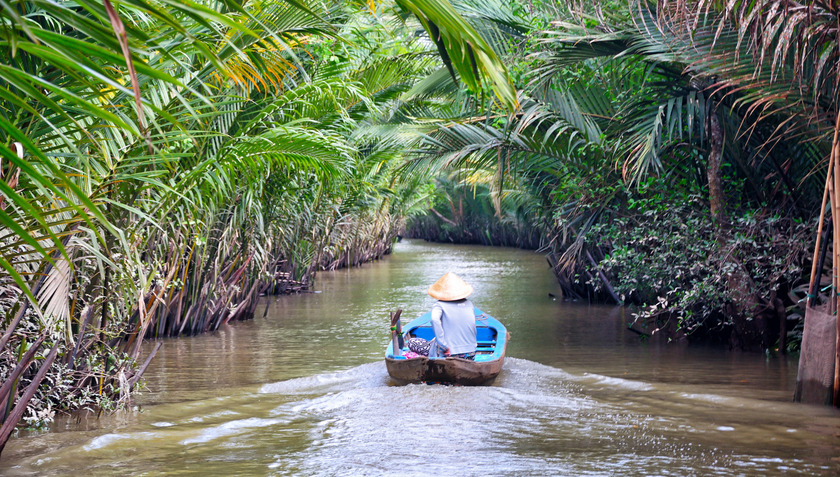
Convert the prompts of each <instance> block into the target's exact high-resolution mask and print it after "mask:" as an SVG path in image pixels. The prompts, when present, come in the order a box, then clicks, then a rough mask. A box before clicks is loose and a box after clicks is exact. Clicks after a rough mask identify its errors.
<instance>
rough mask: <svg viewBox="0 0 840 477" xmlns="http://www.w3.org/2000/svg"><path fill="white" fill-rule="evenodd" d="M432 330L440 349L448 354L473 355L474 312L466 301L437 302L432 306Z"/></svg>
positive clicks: (470, 303)
mask: <svg viewBox="0 0 840 477" xmlns="http://www.w3.org/2000/svg"><path fill="white" fill-rule="evenodd" d="M431 322H432V329H434V330H435V339H436V341H437V344H438V346H439V347H440V348H442V349H444V350H446V349H448V350H449V353H450V354H461V353H473V352H475V348H476V346H477V343H476V338H475V311H474V307H473V304H472V302H470V301H469V300H467V299H463V300H458V301H438V302H436V303H435V304H434V305H433V306H432V319H431Z"/></svg>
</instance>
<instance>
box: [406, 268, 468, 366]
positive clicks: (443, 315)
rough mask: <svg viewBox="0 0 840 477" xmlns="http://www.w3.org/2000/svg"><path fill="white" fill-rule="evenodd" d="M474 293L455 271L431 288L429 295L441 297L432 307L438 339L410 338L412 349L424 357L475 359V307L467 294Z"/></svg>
mask: <svg viewBox="0 0 840 477" xmlns="http://www.w3.org/2000/svg"><path fill="white" fill-rule="evenodd" d="M472 292H473V288H472V286H470V285H469V284H468V283H467V282H465V281H464V280H461V277H459V276H458V275H455V274H454V273H452V272H449V273H447V274H446V275H444V276H442V277H441V278H440V280H438V281H436V282H435V283H434V284H432V286H430V287H429V290H428V293H429V296H431V297H432V298H434V299H435V300H438V301H437V302H435V304H434V305H433V306H432V312H431V314H432V317H431V323H432V329H433V330H434V332H435V338H434V339H433V340H431V341H426V340H424V339H423V338H417V337H414V338H409V339H408V340H407V341H406V343H407V344H408V349H410V350H411V351H412V352H413V353H417V354H418V355H420V356H428V357H430V358H441V357H445V356H452V357H453V358H463V359H475V350H476V347H477V344H478V343H477V342H476V334H475V331H476V330H475V308H474V307H473V304H472V302H470V301H469V300H467V296H469V295H470V293H472Z"/></svg>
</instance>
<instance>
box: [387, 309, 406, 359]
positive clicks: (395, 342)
mask: <svg viewBox="0 0 840 477" xmlns="http://www.w3.org/2000/svg"><path fill="white" fill-rule="evenodd" d="M401 312H402V310H401V309H397V312H396V313H389V314H390V315H391V348H392V350H393V355H394V356H402V344H403V343H402V331H401V330H400V331H397V329H398V328H402V327H401V326H398V324H399V322H400V313H401Z"/></svg>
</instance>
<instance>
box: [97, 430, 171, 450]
mask: <svg viewBox="0 0 840 477" xmlns="http://www.w3.org/2000/svg"><path fill="white" fill-rule="evenodd" d="M154 436H155V434H154V433H152V432H136V433H132V434H115V433H112V434H104V435H101V436H98V437H95V438H93V440H91V441H90V444H87V445H84V446H82V449H84V450H86V451H92V450H98V449H102V448H105V447H108V446H109V445H111V444H114V443H116V442H119V441H123V440H126V439H131V440H137V439H143V440H147V439H151V438H153V437H154Z"/></svg>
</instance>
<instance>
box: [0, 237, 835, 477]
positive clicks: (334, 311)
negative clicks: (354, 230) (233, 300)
mask: <svg viewBox="0 0 840 477" xmlns="http://www.w3.org/2000/svg"><path fill="white" fill-rule="evenodd" d="M450 270H451V271H454V272H456V273H458V274H459V275H461V276H462V277H463V278H464V279H465V280H466V281H467V282H469V283H470V284H472V285H473V287H474V288H475V293H474V294H473V295H472V297H471V298H472V300H473V302H474V303H475V304H476V305H477V306H478V307H480V308H481V309H483V310H484V311H485V312H487V313H489V314H491V315H494V316H495V317H497V318H498V319H500V320H501V321H503V322H504V323H505V324H506V325H507V326H508V329H509V330H510V331H511V335H512V341H511V343H510V346H509V347H508V357H509V358H508V360H507V361H506V363H505V368H504V370H503V371H502V374H501V375H500V376H499V377H498V378H497V379H496V381H495V382H494V383H493V385H492V386H485V387H456V386H439V385H409V386H395V385H394V384H393V383H392V382H391V381H390V379H389V377H388V375H387V373H386V371H385V365H384V363H383V360H382V358H383V352H384V347H385V345H386V343H387V341H388V312H389V311H393V310H396V309H397V308H403V310H404V311H403V316H404V317H406V319H410V318H412V317H415V316H417V315H419V314H421V313H422V312H424V311H425V310H427V309H428V308H429V306H430V305H431V303H432V299H431V298H429V297H428V296H427V295H426V294H425V290H426V288H427V287H428V286H429V285H430V284H431V283H433V282H434V281H435V280H437V279H438V278H439V277H440V276H441V275H442V274H443V273H445V272H446V271H450ZM315 289H316V290H317V291H318V292H317V293H313V294H303V295H299V296H291V297H279V298H270V299H268V301H267V309H266V315H265V316H264V317H263V316H262V315H263V307H260V309H259V312H258V316H257V318H256V319H254V320H252V321H249V322H243V323H236V324H234V325H231V326H228V327H226V328H224V329H222V330H220V331H219V332H218V333H216V334H213V335H206V336H199V337H194V338H186V339H180V340H168V341H166V342H165V343H164V345H163V347H162V348H161V350H160V352H159V353H158V356H157V358H156V360H155V361H154V362H153V365H152V367H151V368H150V370H149V371H148V372H147V373H146V379H147V383H148V388H147V389H146V390H145V391H144V392H143V393H142V394H140V395H139V396H137V399H136V402H137V407H136V408H135V409H134V410H132V411H129V412H122V413H118V414H114V415H103V416H102V417H101V418H100V419H98V420H97V419H82V420H77V419H72V420H61V421H59V422H57V423H56V425H55V426H54V428H53V429H52V431H51V432H45V433H37V434H26V435H22V436H21V437H19V438H16V439H13V440H12V441H10V443H9V444H8V445H7V447H6V449H5V450H4V452H3V460H2V462H0V474H2V475H86V476H93V475H208V476H215V475H218V476H228V475H254V476H261V475H307V476H309V475H318V476H355V475H457V476H473V475H475V476H477V475H494V476H537V475H539V476H545V475H558V476H559V475H678V476H686V475H703V476H705V475H840V413H838V412H837V411H836V410H834V409H831V408H824V407H819V406H806V405H795V404H793V403H791V402H790V400H791V397H792V395H793V387H794V383H795V380H796V365H797V362H796V359H794V358H785V357H768V356H764V355H760V354H745V353H739V352H726V351H723V352H722V351H720V350H713V349H705V348H701V347H684V346H679V345H675V344H660V343H654V342H643V341H640V340H639V337H638V336H637V335H634V334H632V333H629V332H627V331H626V330H625V323H626V321H627V320H628V319H629V315H626V314H625V312H624V311H623V310H622V309H621V308H618V307H605V306H589V305H586V304H581V303H564V302H562V301H555V300H553V299H552V298H551V297H550V295H549V294H554V295H559V293H560V292H559V290H558V289H557V287H556V285H555V282H554V279H553V277H552V275H551V273H550V271H549V270H548V267H547V265H546V262H545V259H544V258H543V257H542V256H541V255H539V254H535V253H533V252H528V251H521V250H514V249H496V248H490V247H464V246H449V245H436V244H427V243H424V242H420V241H404V242H402V243H400V244H398V245H397V247H396V250H395V253H394V254H392V255H391V256H389V257H387V258H386V259H384V260H382V261H379V262H377V263H373V264H368V265H365V266H364V267H362V268H357V269H352V270H342V271H338V272H334V273H322V274H320V275H319V276H318V282H317V284H316V287H315Z"/></svg>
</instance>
